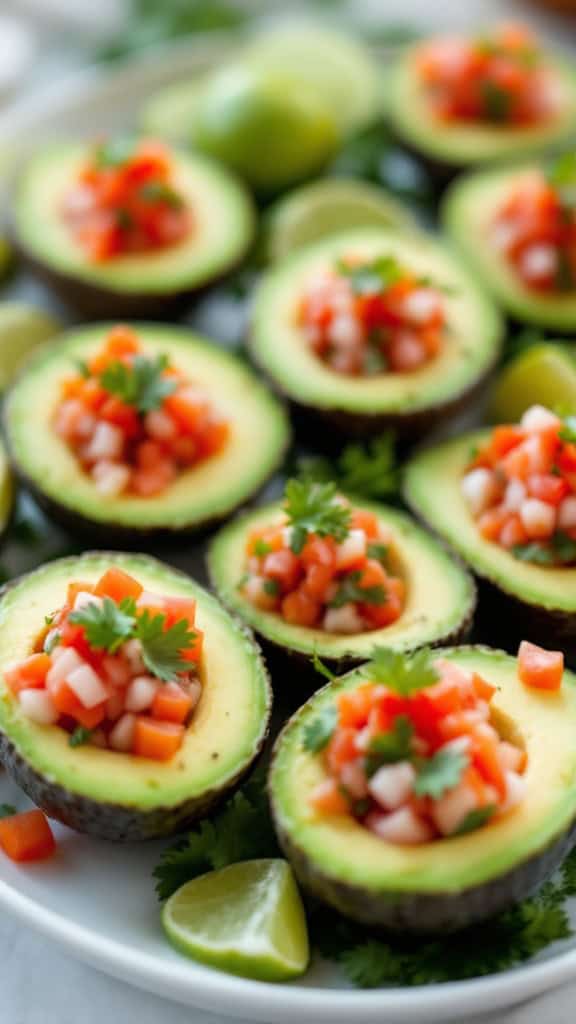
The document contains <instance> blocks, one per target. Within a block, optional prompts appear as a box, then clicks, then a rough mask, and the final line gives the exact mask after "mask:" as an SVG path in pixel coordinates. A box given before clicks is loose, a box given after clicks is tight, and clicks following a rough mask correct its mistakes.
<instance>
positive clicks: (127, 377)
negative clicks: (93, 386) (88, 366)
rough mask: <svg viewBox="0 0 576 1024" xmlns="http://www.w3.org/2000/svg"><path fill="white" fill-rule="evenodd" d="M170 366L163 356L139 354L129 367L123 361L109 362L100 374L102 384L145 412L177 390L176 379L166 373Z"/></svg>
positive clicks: (157, 406)
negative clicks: (150, 356) (154, 357)
mask: <svg viewBox="0 0 576 1024" xmlns="http://www.w3.org/2000/svg"><path fill="white" fill-rule="evenodd" d="M167 365H168V359H167V357H166V356H164V355H162V356H158V357H157V358H156V359H149V358H148V357H147V356H142V355H137V356H135V357H134V360H133V362H132V364H131V365H130V366H127V365H126V364H125V363H121V362H120V361H117V362H113V363H110V364H109V365H108V366H107V367H106V369H105V370H103V371H102V373H101V374H100V383H101V384H102V387H103V388H104V389H105V390H106V391H108V392H109V393H110V394H111V395H117V396H118V398H120V399H121V400H122V401H123V402H125V403H126V405H132V406H133V407H134V408H135V409H136V410H137V412H139V413H143V414H144V413H147V412H151V411H152V410H153V409H159V408H160V406H161V405H162V402H163V401H164V399H165V398H167V397H168V395H171V394H172V393H173V392H174V391H175V390H176V381H175V380H173V379H171V378H168V377H164V376H163V372H164V370H165V369H166V367H167Z"/></svg>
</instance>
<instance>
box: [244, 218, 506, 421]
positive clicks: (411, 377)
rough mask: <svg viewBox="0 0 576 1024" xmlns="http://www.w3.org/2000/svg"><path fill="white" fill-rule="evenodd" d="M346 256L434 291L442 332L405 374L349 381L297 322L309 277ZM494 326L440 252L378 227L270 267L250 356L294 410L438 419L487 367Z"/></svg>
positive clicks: (497, 326) (492, 316)
mask: <svg viewBox="0 0 576 1024" xmlns="http://www.w3.org/2000/svg"><path fill="white" fill-rule="evenodd" d="M350 253H353V254H354V255H356V254H358V255H360V256H362V257H364V258H365V259H368V260H370V259H373V258H374V257H376V256H379V255H382V254H386V255H387V254H390V255H392V256H395V257H396V258H397V259H398V260H399V261H400V263H401V264H405V265H406V266H408V267H409V268H410V269H411V270H414V271H415V272H416V273H417V274H421V275H423V276H427V277H428V276H429V277H430V278H431V279H432V281H433V282H437V283H438V285H439V286H440V287H443V288H446V289H447V292H446V293H445V294H444V295H443V299H444V303H445V308H446V312H447V318H448V323H449V325H450V331H449V333H448V334H447V336H446V338H445V341H444V345H443V349H442V351H441V353H440V354H439V355H438V357H436V358H435V359H433V360H432V361H431V362H430V363H429V364H427V365H426V366H424V367H423V368H422V369H421V370H417V371H415V372H413V373H393V374H383V375H379V376H373V377H351V376H349V375H346V374H340V373H337V372H335V371H334V370H332V369H330V367H328V366H327V365H325V364H324V363H323V362H322V361H321V360H320V359H319V358H318V357H317V356H316V355H315V354H314V352H313V351H312V349H311V348H310V346H309V344H308V342H307V340H306V338H305V335H304V332H303V331H302V330H301V329H300V328H299V326H298V323H297V316H298V305H299V301H300V299H301V297H302V295H303V294H304V291H305V289H306V287H307V285H308V283H309V281H310V279H311V278H312V277H313V276H314V275H315V274H316V273H317V272H318V271H322V270H325V269H326V268H328V267H332V266H333V265H334V264H335V263H336V262H337V261H338V259H340V258H342V257H343V256H346V255H348V254H350ZM501 332H502V325H501V321H500V317H499V314H498V312H497V310H496V309H495V307H494V306H493V304H492V303H491V301H490V300H489V299H488V298H486V297H485V296H484V295H483V294H482V293H481V292H479V291H478V289H477V288H476V286H475V285H474V284H473V282H472V281H471V280H470V278H469V277H468V276H467V275H466V273H465V272H464V271H463V270H461V268H460V266H459V265H458V262H457V260H455V259H454V258H453V256H452V255H451V253H450V252H449V250H447V249H445V248H444V247H442V246H441V245H440V244H439V243H438V242H436V241H433V240H432V239H428V238H426V237H425V236H423V235H421V234H418V235H417V236H415V235H414V234H413V233H412V234H411V233H409V232H406V233H405V234H401V233H399V232H394V231H386V230H384V229H369V228H364V229H359V230H353V231H347V232H343V233H341V234H336V235H333V236H331V237H329V238H326V239H323V240H322V241H320V242H318V243H317V244H314V245H310V246H307V247H306V248H305V249H302V250H300V251H298V252H297V253H295V254H294V255H293V256H292V257H289V258H288V259H286V260H285V261H283V263H282V265H281V266H280V267H278V268H274V269H272V270H270V271H269V272H268V273H267V274H266V275H265V276H264V278H263V280H262V283H261V285H260V287H259V289H258V291H257V295H256V299H255V305H254V313H253V322H252V334H251V339H250V350H251V354H252V356H253V358H254V360H255V362H256V363H257V364H258V365H259V366H260V367H261V369H262V370H263V371H264V372H265V373H266V374H267V376H268V377H270V379H271V380H272V381H273V383H274V384H275V386H276V387H277V388H278V389H279V390H280V391H281V392H282V393H284V394H285V395H286V396H287V397H288V398H290V399H291V400H292V401H293V402H295V403H296V404H297V405H300V406H303V407H305V408H309V409H314V410H316V411H318V412H321V413H325V414H331V413H336V414H342V415H344V416H347V417H348V418H349V419H351V418H353V417H360V418H364V419H366V420H370V419H374V420H375V421H376V423H378V421H379V419H380V418H381V417H385V418H388V419H390V420H391V421H393V422H395V423H397V424H398V425H401V424H402V421H403V419H409V418H410V417H418V416H419V415H421V414H425V413H430V412H431V411H432V412H438V413H439V414H440V413H441V412H443V411H444V410H445V409H446V407H447V406H450V405H451V404H452V403H455V402H458V400H460V399H461V398H462V396H463V395H466V394H467V393H468V392H469V391H470V390H471V389H473V388H474V386H475V385H477V384H478V382H479V381H480V380H482V379H484V378H485V377H486V376H487V374H488V373H489V372H490V370H491V369H492V367H493V365H494V363H495V361H496V360H497V358H498V354H499V351H500V341H501Z"/></svg>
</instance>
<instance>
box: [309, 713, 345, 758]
mask: <svg viewBox="0 0 576 1024" xmlns="http://www.w3.org/2000/svg"><path fill="white" fill-rule="evenodd" d="M337 722H338V708H337V707H336V704H334V703H333V704H328V705H327V706H326V707H325V708H324V709H323V710H322V711H321V712H320V713H319V714H317V715H316V717H315V718H313V719H312V720H311V721H310V722H308V723H307V724H306V726H305V727H304V730H303V734H304V735H303V740H302V745H303V747H304V750H307V751H308V752H309V753H311V754H317V753H318V752H319V751H320V750H324V747H326V746H327V745H328V743H329V742H330V740H331V739H332V734H333V732H334V730H335V728H336V725H337Z"/></svg>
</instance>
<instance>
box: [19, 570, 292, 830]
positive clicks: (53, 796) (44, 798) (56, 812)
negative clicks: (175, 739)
mask: <svg viewBox="0 0 576 1024" xmlns="http://www.w3.org/2000/svg"><path fill="white" fill-rule="evenodd" d="M91 554H93V555H99V556H102V555H109V556H110V557H111V558H112V559H114V557H115V555H116V554H117V552H114V551H100V550H99V551H85V552H83V556H90V555H91ZM147 557H148V558H150V557H151V556H147ZM76 560H77V559H76V556H71V557H70V558H69V561H70V563H71V565H73V564H74V563H75V562H76ZM171 570H172V572H173V573H174V575H175V576H178V575H180V576H184V577H185V576H186V573H182V572H179V571H178V570H177V569H174V568H172V567H171ZM34 571H35V570H32V572H31V573H24V574H23V576H19V577H17V578H16V579H14V580H10V581H9V582H8V583H6V584H4V586H3V587H1V588H0V601H1V600H2V598H3V597H4V596H5V594H6V593H7V592H8V591H9V590H10V589H11V588H12V587H13V586H15V585H16V584H17V583H20V582H21V580H22V579H23V578H24V577H25V576H27V575H33V573H34ZM235 622H236V625H237V626H238V628H239V629H241V630H242V632H243V633H244V634H245V635H246V637H247V638H248V639H250V640H251V643H252V647H253V656H254V659H255V660H256V661H258V662H260V665H261V667H262V672H263V676H264V678H265V679H266V727H265V728H264V729H263V730H262V733H261V735H260V737H259V739H258V743H257V745H256V747H255V748H254V750H253V753H252V757H251V758H250V760H249V761H248V762H247V763H245V764H244V765H243V766H242V768H241V769H240V770H239V771H238V772H237V773H236V774H235V775H234V776H232V777H231V778H229V779H227V780H226V782H225V783H224V784H223V785H222V786H219V787H217V788H213V789H210V790H207V791H206V792H204V793H202V794H200V795H198V796H195V797H192V798H191V799H189V800H185V801H184V802H183V803H180V804H177V805H175V806H169V807H163V806H159V807H154V808H153V809H152V810H149V811H142V810H140V809H139V808H137V807H131V806H129V805H126V804H115V803H113V802H112V801H111V802H110V803H108V802H106V803H105V802H103V801H99V800H92V799H90V798H89V797H85V796H82V795H81V794H78V793H73V792H71V791H70V790H67V789H66V788H65V787H64V786H61V785H60V784H59V783H55V782H53V781H52V780H51V779H50V778H49V777H48V776H47V775H44V774H42V773H41V772H38V771H36V769H34V768H32V767H31V765H30V764H28V762H27V761H26V759H25V758H23V757H22V756H21V755H20V754H19V753H18V751H17V750H16V748H15V746H14V744H13V743H12V741H11V739H10V737H9V736H8V735H7V734H6V733H4V732H2V731H1V730H0V765H1V766H3V767H4V768H5V770H6V772H7V773H8V775H9V776H10V777H11V778H12V779H14V781H15V782H16V783H17V785H19V786H20V788H21V789H23V790H24V792H25V793H26V795H27V796H29V797H30V799H31V800H32V801H33V803H34V804H36V806H37V807H40V808H41V810H43V811H45V813H46V814H47V815H48V817H49V818H54V819H56V820H57V821H61V822H62V824H63V825H67V826H68V827H69V828H72V829H75V830H76V831H77V832H83V833H85V834H86V835H91V836H95V837H96V838H98V839H107V840H111V841H114V842H143V841H145V840H148V839H161V838H164V837H167V836H172V835H175V834H176V833H177V832H180V831H183V830H184V829H186V828H187V827H188V826H189V825H191V824H192V823H193V822H195V821H197V820H198V819H200V818H203V817H205V815H206V814H208V813H209V812H210V811H212V810H213V809H214V808H215V807H216V806H217V805H218V804H219V803H221V802H222V801H223V800H225V799H227V798H228V797H229V796H230V795H231V794H232V793H233V792H234V790H235V789H237V788H238V786H239V785H240V784H241V782H242V781H243V779H244V778H245V777H246V776H247V775H248V774H249V773H250V772H251V771H252V768H253V767H254V765H255V763H256V761H257V760H258V758H259V757H260V754H261V753H262V750H263V748H264V746H265V744H266V741H267V739H268V735H269V731H270V715H271V712H272V686H271V683H270V676H269V674H268V671H267V668H266V663H265V661H264V658H263V657H262V654H261V652H260V649H259V647H258V645H257V644H256V642H255V640H254V637H253V634H252V632H251V631H250V630H249V629H248V627H247V626H245V625H244V623H241V622H239V621H238V619H235ZM80 750H81V748H80ZM126 756H127V757H128V756H130V755H126Z"/></svg>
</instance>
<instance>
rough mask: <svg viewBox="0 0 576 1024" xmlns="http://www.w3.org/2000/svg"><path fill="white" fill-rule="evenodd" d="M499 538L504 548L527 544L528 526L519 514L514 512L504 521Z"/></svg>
mask: <svg viewBox="0 0 576 1024" xmlns="http://www.w3.org/2000/svg"><path fill="white" fill-rule="evenodd" d="M498 540H499V542H500V544H501V545H502V547H503V548H514V547H516V545H517V544H525V543H526V541H527V540H528V534H527V532H526V528H525V526H524V524H523V522H522V520H521V518H520V516H519V515H516V513H513V514H512V515H510V516H509V518H508V519H507V520H506V522H505V523H504V525H503V527H502V529H501V530H500V534H499V537H498Z"/></svg>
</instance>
